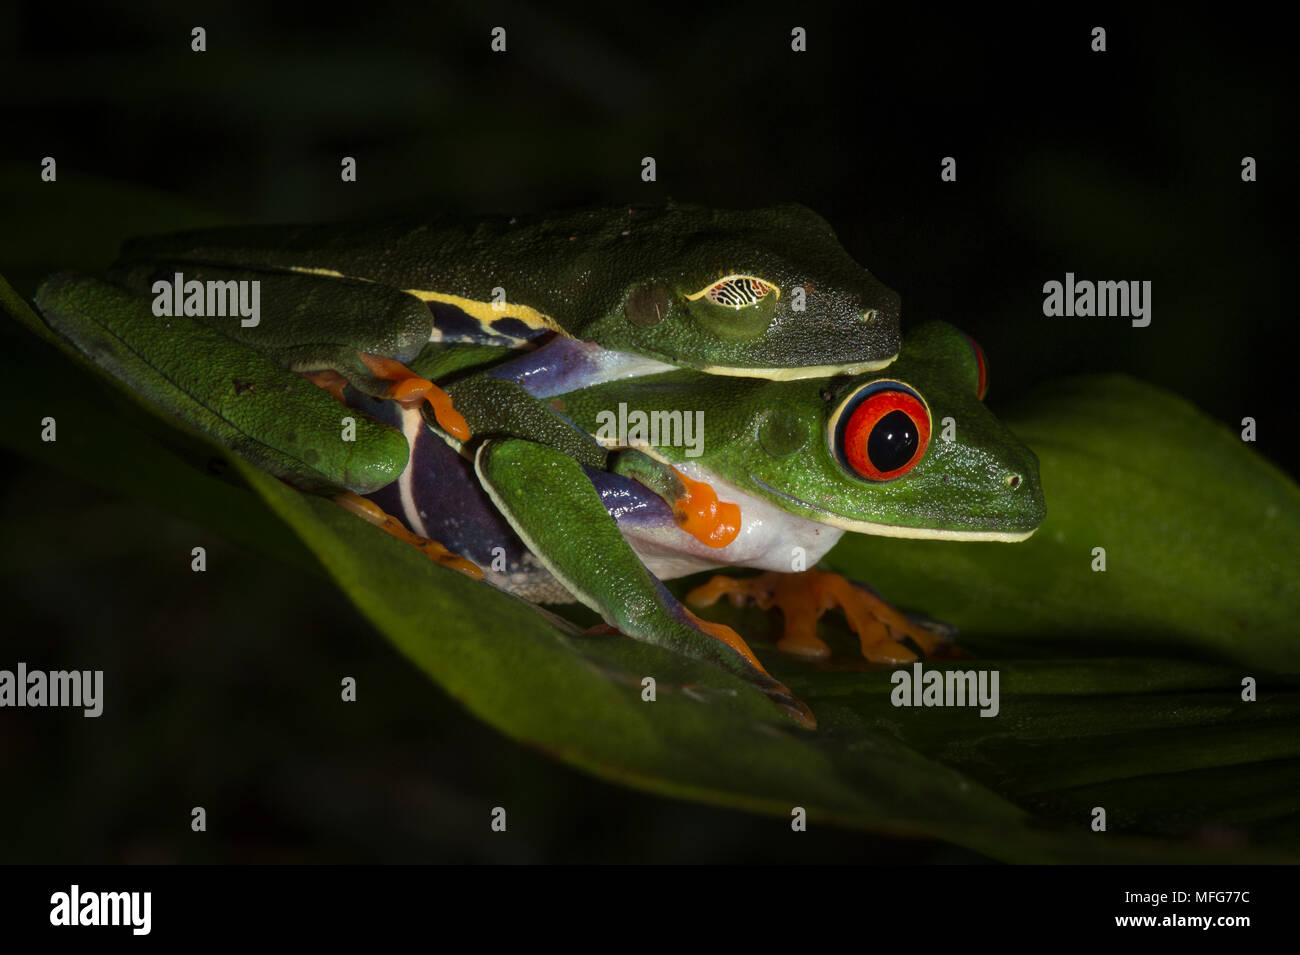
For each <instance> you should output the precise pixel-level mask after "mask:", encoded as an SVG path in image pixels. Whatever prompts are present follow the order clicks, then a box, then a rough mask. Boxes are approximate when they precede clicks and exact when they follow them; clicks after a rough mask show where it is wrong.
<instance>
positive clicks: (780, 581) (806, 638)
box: [686, 570, 944, 663]
mask: <svg viewBox="0 0 1300 955" xmlns="http://www.w3.org/2000/svg"><path fill="white" fill-rule="evenodd" d="M724 596H725V597H728V598H730V600H731V602H732V603H733V604H735V605H736V606H738V607H739V606H741V605H742V604H744V603H745V602H746V601H747V600H753V601H754V602H755V603H756V604H758V606H759V607H760V608H762V609H763V610H768V609H770V608H771V607H778V608H780V610H781V613H782V615H783V616H784V617H785V634H784V636H782V637H781V639H780V640H779V641H777V644H776V646H777V649H778V650H783V651H784V652H786V653H793V654H797V655H798V656H803V657H810V658H813V659H823V658H825V657H828V656H830V653H831V648H830V647H829V646H827V645H826V642H825V641H824V640H822V639H821V638H820V637H819V636H817V621H818V620H819V619H820V618H821V615H822V614H824V613H825V612H826V611H827V610H830V609H831V608H832V607H835V606H839V607H842V608H843V610H844V616H845V617H847V618H848V621H849V626H850V627H851V628H852V629H853V632H854V633H856V634H857V635H858V640H859V641H860V642H861V644H862V655H863V656H864V657H866V658H867V659H868V660H870V661H871V662H872V663H908V662H910V661H912V660H915V659H916V654H915V653H913V652H912V651H911V650H909V649H908V648H907V647H905V646H903V644H902V643H900V642H899V641H900V640H902V639H903V638H904V637H907V638H908V639H910V640H911V641H912V642H913V643H915V644H916V645H917V646H918V647H920V648H921V649H922V650H923V651H924V652H925V653H926V654H927V655H931V654H933V653H934V651H935V650H936V649H937V648H939V647H940V646H941V645H942V644H943V643H944V641H943V639H942V638H940V637H939V636H937V635H936V634H934V633H933V632H931V631H929V630H926V629H925V628H924V627H921V626H918V625H917V624H914V623H912V621H910V620H908V619H907V618H906V617H904V616H903V615H902V614H901V613H899V612H898V611H897V610H895V609H894V608H893V607H891V606H890V605H889V604H887V603H885V602H884V601H883V600H881V599H880V598H879V597H877V596H876V595H875V594H873V593H871V592H870V591H869V590H865V589H863V588H862V587H858V586H856V585H855V584H854V583H852V582H851V581H850V580H848V579H847V578H844V577H841V576H840V575H839V574H831V573H827V572H825V571H821V570H806V571H803V572H802V573H798V574H777V573H770V572H769V573H765V574H760V575H759V576H757V577H746V578H739V579H737V578H733V577H724V576H722V575H721V574H719V575H718V576H716V577H714V578H713V579H712V580H710V581H709V582H708V583H707V584H702V585H701V586H699V587H696V588H695V589H694V590H692V591H691V592H690V593H689V594H687V595H686V602H687V603H689V604H692V605H694V606H697V607H707V606H708V605H710V604H712V603H714V602H715V601H716V600H717V599H718V598H719V597H724Z"/></svg>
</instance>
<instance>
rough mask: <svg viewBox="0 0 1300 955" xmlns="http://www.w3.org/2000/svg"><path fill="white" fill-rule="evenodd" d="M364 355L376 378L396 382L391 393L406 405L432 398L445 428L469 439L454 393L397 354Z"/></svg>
mask: <svg viewBox="0 0 1300 955" xmlns="http://www.w3.org/2000/svg"><path fill="white" fill-rule="evenodd" d="M360 356H361V361H362V362H364V363H365V366H366V367H367V368H369V369H370V371H371V372H372V373H373V374H374V376H375V377H376V378H379V379H381V380H383V381H391V382H392V383H393V384H392V387H391V388H389V389H388V397H390V398H392V399H393V400H394V401H397V402H400V403H401V404H404V405H418V404H419V403H420V402H421V401H427V402H429V407H430V408H432V409H433V416H434V417H435V418H437V419H438V424H439V425H440V426H441V427H442V430H444V431H446V432H447V433H448V434H450V435H451V436H452V437H453V438H455V439H456V440H458V441H468V440H469V437H470V435H469V425H468V424H466V423H465V417H464V416H463V415H462V414H461V413H460V412H459V411H457V410H456V409H455V408H453V407H452V404H451V396H450V395H448V394H447V392H445V391H443V390H442V389H441V388H439V387H438V386H437V385H435V384H434V383H433V382H431V381H430V380H429V379H427V378H421V377H420V376H419V375H417V374H416V373H415V372H413V371H411V369H409V368H407V367H406V366H405V365H403V364H402V363H401V362H400V361H397V360H395V359H393V358H384V357H383V356H381V355H370V354H367V353H366V352H361V353H360ZM322 387H324V386H322Z"/></svg>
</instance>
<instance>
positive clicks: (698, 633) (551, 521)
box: [475, 438, 816, 728]
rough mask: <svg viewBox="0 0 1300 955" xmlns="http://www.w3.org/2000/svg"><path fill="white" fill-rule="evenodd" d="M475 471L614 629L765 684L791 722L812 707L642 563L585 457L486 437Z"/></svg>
mask: <svg viewBox="0 0 1300 955" xmlns="http://www.w3.org/2000/svg"><path fill="white" fill-rule="evenodd" d="M475 470H476V471H477V473H478V476H479V480H480V481H481V482H482V484H483V487H484V488H485V489H486V491H487V492H488V494H489V495H490V496H491V498H492V500H493V501H494V503H495V504H496V507H497V509H498V510H499V511H500V512H501V513H502V514H504V515H505V516H506V518H507V520H509V522H510V525H511V527H513V528H514V531H515V533H517V534H518V535H519V537H520V538H521V539H522V540H523V541H524V543H525V544H526V545H527V546H528V549H529V550H530V551H532V552H533V554H535V555H536V556H537V558H538V559H539V560H540V561H541V562H542V563H543V564H544V565H545V566H546V568H547V569H548V570H549V571H550V572H551V573H552V574H553V575H554V576H555V577H556V578H557V579H558V580H559V581H560V582H561V583H562V584H563V585H564V586H565V588H566V589H567V590H568V591H569V592H570V593H571V594H573V596H574V597H575V598H577V599H578V600H580V601H582V602H583V603H584V604H586V605H587V606H588V607H590V608H591V609H593V610H595V611H596V612H597V613H599V614H600V615H601V617H602V618H604V620H605V622H606V623H607V624H609V625H610V626H612V627H614V628H615V629H617V630H619V631H621V632H622V633H625V634H627V635H628V636H630V637H634V638H635V639H638V640H643V641H645V642H646V643H653V644H656V645H658V646H662V647H667V648H669V649H672V650H675V651H677V652H679V653H684V654H687V655H689V656H692V657H695V658H696V659H699V660H705V661H707V662H709V663H712V664H714V665H716V666H719V667H722V668H723V669H725V670H728V671H729V672H731V673H734V674H736V675H738V676H740V677H742V678H743V679H745V680H746V681H747V682H749V683H750V684H752V685H753V686H755V687H757V688H758V689H760V690H762V691H763V692H764V693H766V694H767V696H768V697H769V698H770V699H772V700H773V702H775V703H777V705H779V706H780V707H781V708H782V709H784V710H785V711H786V712H787V713H788V714H790V716H792V717H793V718H794V719H795V720H796V721H797V722H799V723H800V724H801V725H803V726H806V727H810V728H811V727H813V726H815V725H816V720H815V719H814V717H813V715H812V712H811V711H810V710H809V709H808V707H807V706H806V705H805V704H804V703H803V702H802V701H801V700H799V699H798V698H797V697H796V696H795V695H794V694H793V693H792V692H790V689H789V688H788V687H786V686H785V685H784V684H783V683H781V682H779V681H778V680H776V679H774V678H773V677H772V675H771V674H769V673H768V672H767V670H766V669H765V668H764V667H763V665H762V663H760V662H759V660H758V658H757V657H756V656H755V655H754V653H753V651H752V650H750V648H749V647H748V646H747V645H746V644H745V641H744V640H742V639H741V638H740V635H739V634H737V633H736V632H735V631H734V630H732V629H731V628H730V627H726V626H724V625H722V624H717V623H710V622H708V621H703V620H700V618H699V617H697V616H695V614H693V613H691V611H689V610H687V609H686V608H685V607H684V606H682V604H681V603H680V602H679V601H678V600H677V598H676V597H674V596H673V595H672V594H671V593H670V592H669V591H668V588H667V587H665V586H664V585H663V583H662V582H661V581H660V580H659V579H658V578H657V577H655V576H654V575H653V574H651V573H650V571H649V570H648V569H646V566H645V564H643V563H642V562H641V560H640V558H638V557H637V555H636V553H635V552H634V551H633V550H632V547H631V545H630V544H628V542H627V540H626V539H625V538H624V537H623V535H622V533H621V532H620V531H619V529H618V525H617V524H616V523H615V521H614V519H613V518H612V517H610V515H609V512H608V510H606V508H605V505H604V503H603V502H602V501H601V498H600V495H599V493H597V491H596V489H595V487H594V486H593V485H592V482H591V479H590V478H588V476H587V474H586V473H585V472H584V471H583V469H582V467H581V465H579V464H578V463H577V462H576V461H574V460H573V459H572V458H571V457H568V456H567V455H565V454H563V453H562V452H559V451H556V450H555V449H553V448H550V447H547V446H546V445H543V444H538V443H536V442H533V441H525V440H521V439H516V438H511V439H491V440H488V441H485V442H484V443H483V445H482V446H481V447H480V448H479V451H478V454H477V456H476V458H475Z"/></svg>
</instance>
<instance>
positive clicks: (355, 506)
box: [334, 491, 483, 580]
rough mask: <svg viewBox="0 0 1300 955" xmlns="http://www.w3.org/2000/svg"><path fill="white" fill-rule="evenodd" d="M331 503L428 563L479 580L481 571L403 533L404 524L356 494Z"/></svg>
mask: <svg viewBox="0 0 1300 955" xmlns="http://www.w3.org/2000/svg"><path fill="white" fill-rule="evenodd" d="M334 503H336V504H338V505H340V506H341V507H343V508H345V509H346V510H349V511H351V512H352V513H353V514H356V515H357V516H358V517H361V518H364V519H365V520H367V521H369V522H370V523H371V524H374V525H375V526H376V527H378V528H379V529H380V530H382V531H385V532H386V533H389V534H392V535H393V536H394V537H396V538H397V539H398V540H400V541H405V542H406V543H408V544H410V545H411V546H412V547H414V548H415V549H416V550H418V551H420V552H421V553H422V554H424V555H425V556H426V557H428V558H429V559H430V560H432V561H435V562H437V563H439V564H441V565H442V566H444V567H449V568H451V569H452V570H458V571H460V572H461V573H462V574H464V575H465V576H466V577H472V578H474V579H475V580H482V579H483V571H482V570H481V569H480V568H479V566H478V565H477V564H475V563H474V562H473V561H472V560H466V559H465V558H464V557H461V556H459V555H457V554H453V553H452V552H451V551H449V550H448V549H447V548H446V547H444V546H443V545H442V544H439V543H438V542H437V541H436V540H430V539H429V538H427V537H421V536H420V535H419V534H413V533H411V531H409V530H407V528H406V525H405V524H403V523H402V522H401V521H399V520H398V519H397V518H395V517H393V515H391V514H389V513H387V512H386V511H384V510H383V509H382V508H381V507H380V506H379V505H378V504H376V503H375V502H374V501H369V500H367V499H366V498H364V497H362V496H361V495H360V494H353V493H352V492H351V491H348V492H345V493H343V494H340V495H339V496H338V497H336V498H334Z"/></svg>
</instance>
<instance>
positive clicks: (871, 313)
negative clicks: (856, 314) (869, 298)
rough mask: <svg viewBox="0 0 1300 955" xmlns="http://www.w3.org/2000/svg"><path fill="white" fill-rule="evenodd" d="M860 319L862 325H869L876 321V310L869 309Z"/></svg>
mask: <svg viewBox="0 0 1300 955" xmlns="http://www.w3.org/2000/svg"><path fill="white" fill-rule="evenodd" d="M860 318H861V319H862V324H863V325H870V324H871V323H872V322H874V321H875V320H876V310H875V309H874V308H869V309H867V310H866V311H865V312H863V313H862V315H861V316H860Z"/></svg>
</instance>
